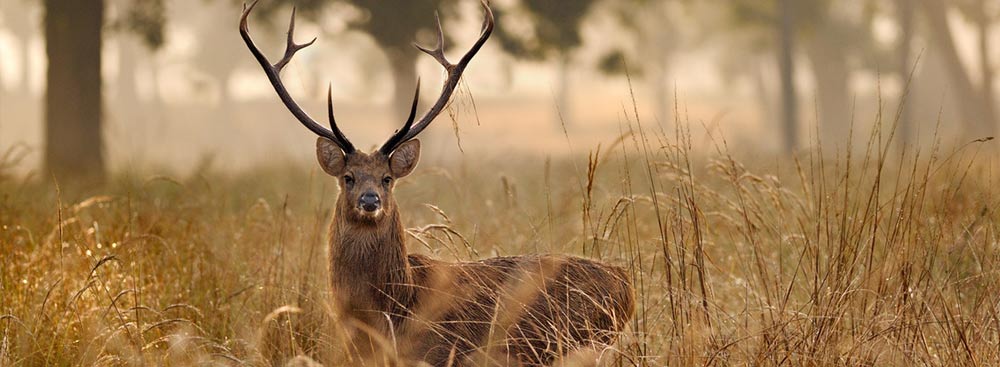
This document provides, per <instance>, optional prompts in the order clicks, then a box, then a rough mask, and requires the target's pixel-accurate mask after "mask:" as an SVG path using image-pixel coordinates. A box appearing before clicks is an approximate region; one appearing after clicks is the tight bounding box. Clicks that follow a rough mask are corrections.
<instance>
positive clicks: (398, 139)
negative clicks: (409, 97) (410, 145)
mask: <svg viewBox="0 0 1000 367" xmlns="http://www.w3.org/2000/svg"><path fill="white" fill-rule="evenodd" d="M418 102H420V78H417V91H416V92H415V93H413V103H412V104H411V105H410V115H409V116H408V117H407V118H406V123H405V124H403V127H402V128H401V129H399V130H396V132H395V133H393V134H392V136H390V137H389V140H386V141H385V144H382V147H381V148H378V151H379V152H382V154H384V155H386V156H388V155H389V154H391V153H392V151H393V150H396V147H398V146H399V144H402V143H403V142H404V140H403V137H404V136H406V134H407V133H409V132H410V128H411V127H412V126H413V118H414V117H416V116H417V103H418Z"/></svg>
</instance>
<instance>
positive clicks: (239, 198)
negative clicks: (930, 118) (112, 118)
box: [0, 119, 1000, 366]
mask: <svg viewBox="0 0 1000 367" xmlns="http://www.w3.org/2000/svg"><path fill="white" fill-rule="evenodd" d="M632 121H634V119H632ZM677 126H685V124H677ZM640 127H642V128H644V129H640ZM621 130H622V132H623V135H622V137H621V138H619V139H617V140H615V141H613V142H609V143H608V145H605V146H603V147H595V148H594V149H593V150H591V151H590V153H589V154H588V157H589V158H583V159H577V158H579V157H573V158H572V159H567V160H555V161H549V160H539V159H537V157H521V158H510V157H505V158H504V159H502V160H501V159H482V158H479V157H466V158H464V159H463V160H462V163H458V164H454V165H449V166H443V167H434V166H432V165H429V164H424V165H423V166H421V167H418V169H417V171H416V173H415V174H414V176H413V177H409V178H407V179H405V180H404V182H401V183H400V186H399V188H398V189H397V190H396V197H397V199H398V200H399V201H400V205H401V212H402V213H403V215H404V218H405V220H406V225H407V226H409V227H411V230H410V231H409V232H410V234H411V238H410V250H411V251H419V252H423V253H427V254H429V255H432V256H434V257H437V258H444V259H465V260H468V259H478V258H484V257H489V256H496V255H510V254H527V253H537V252H558V253H573V254H579V255H584V256H588V257H592V258H598V259H602V260H604V261H607V262H610V263H615V264H620V265H623V266H626V267H627V268H628V269H629V271H630V272H631V274H632V276H633V277H634V281H635V284H636V288H637V289H636V292H637V298H638V312H637V314H636V317H635V318H634V320H633V322H632V323H631V325H630V326H629V328H628V329H627V331H626V333H625V335H623V336H622V339H621V340H620V342H619V343H617V344H616V345H615V346H613V347H611V348H607V349H604V350H595V351H586V352H582V353H578V354H574V355H572V356H570V357H568V358H567V359H566V361H565V364H567V365H592V364H594V363H595V362H597V363H598V364H601V365H621V366H629V365H643V366H646V365H649V366H660V365H672V366H697V365H769V366H770V365H775V366H777V365H788V366H801V365H806V366H828V365H850V366H854V365H880V366H881V365H892V366H900V365H941V366H951V365H996V364H998V363H1000V317H998V313H1000V284H998V281H1000V276H998V275H997V273H996V272H995V271H994V268H995V265H996V264H997V262H998V260H1000V252H998V248H997V237H998V236H997V231H996V230H997V224H998V223H1000V222H998V213H997V212H996V211H995V210H994V208H995V207H996V205H995V203H996V198H995V197H994V192H996V191H995V190H994V186H993V185H994V184H996V183H995V182H994V178H993V172H992V167H993V163H995V162H994V161H993V160H991V158H990V157H988V156H986V153H984V152H981V151H980V150H981V149H983V147H984V146H985V145H986V144H983V143H982V142H973V143H969V144H966V145H961V146H957V147H955V148H947V149H943V148H939V147H938V146H937V145H935V148H932V149H926V150H922V151H916V150H906V149H895V148H890V147H888V146H887V145H886V144H884V142H885V141H888V140H889V139H891V137H890V136H882V135H879V134H877V133H876V134H873V135H872V138H871V140H870V141H868V142H864V144H861V145H860V146H858V147H854V149H851V150H853V151H855V152H861V153H854V154H853V156H850V155H847V156H845V155H841V156H837V155H827V156H825V157H820V155H819V154H809V153H804V154H801V155H799V156H798V157H797V159H794V160H786V161H781V162H777V163H774V162H771V163H769V164H762V163H761V162H757V161H755V160H754V158H753V157H752V156H749V155H747V156H742V157H741V156H739V155H738V154H731V153H730V152H728V150H727V148H726V147H725V141H724V140H722V139H721V138H718V137H716V139H714V141H715V145H716V146H715V147H714V148H715V149H717V151H716V153H715V154H710V155H707V156H703V157H693V156H692V155H691V154H689V152H690V150H691V146H690V142H689V139H686V137H689V136H690V134H689V133H687V132H686V131H685V130H684V129H683V128H679V129H677V130H674V131H669V132H663V131H659V130H657V131H651V128H650V126H640V125H639V124H637V123H634V122H630V121H629V120H625V122H623V123H622V127H621ZM677 137H680V139H678V138H677ZM309 147H311V145H309V144H304V145H303V149H310V148H309ZM744 161H745V162H747V165H744V164H741V162H744ZM9 165H10V164H8V163H7V162H5V163H4V164H2V165H0V169H2V168H4V167H9ZM318 172H319V171H318V170H316V169H314V168H312V167H309V168H304V167H291V168H289V167H288V166H287V165H275V166H274V167H270V168H268V167H262V168H259V169H256V170H254V171H252V172H243V173H239V174H225V173H220V172H218V171H215V170H212V169H211V168H210V166H206V168H204V169H202V170H199V171H198V172H197V173H195V174H192V175H190V176H188V177H162V176H151V175H146V174H142V173H129V174H120V175H118V176H117V177H116V178H115V180H114V181H113V182H111V183H109V184H107V185H106V186H104V187H100V188H97V189H94V188H91V189H82V188H78V187H74V186H73V185H71V184H68V183H63V184H62V185H61V186H60V187H57V186H55V185H51V184H42V183H36V180H31V179H28V180H24V179H22V178H19V177H11V176H9V175H7V176H4V175H2V173H3V172H2V171H0V264H2V268H0V365H3V366H6V365H81V366H91V365H170V366H184V365H275V364H277V365H282V364H287V365H294V366H307V365H311V363H315V362H319V363H322V364H323V365H326V366H336V365H344V364H350V363H352V362H350V361H349V360H348V359H347V358H349V357H348V355H347V354H346V353H345V350H346V348H348V346H347V345H346V344H345V343H346V342H345V340H346V338H345V335H344V332H343V328H342V327H341V326H339V325H337V324H336V323H335V322H333V321H332V320H333V317H332V316H331V315H332V310H330V307H329V306H328V305H329V302H328V297H329V289H328V285H327V274H328V270H327V269H326V264H325V252H326V244H325V233H326V227H327V225H328V221H329V217H330V208H331V207H332V205H333V199H334V198H335V194H336V190H337V188H336V186H335V184H334V182H333V180H331V179H329V178H327V177H325V176H323V175H321V174H320V173H318Z"/></svg>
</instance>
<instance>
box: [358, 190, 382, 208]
mask: <svg viewBox="0 0 1000 367" xmlns="http://www.w3.org/2000/svg"><path fill="white" fill-rule="evenodd" d="M381 206H382V201H381V200H379V198H378V194H376V193H374V192H366V193H364V194H361V197H360V198H358V207H359V208H361V210H364V211H365V212H368V213H374V212H376V211H378V209H379V208H380V207H381Z"/></svg>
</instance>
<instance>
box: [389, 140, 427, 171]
mask: <svg viewBox="0 0 1000 367" xmlns="http://www.w3.org/2000/svg"><path fill="white" fill-rule="evenodd" d="M418 160H420V140H417V139H413V140H410V141H408V142H405V143H403V144H401V145H400V146H399V148H396V150H394V151H393V152H392V155H391V156H389V170H390V171H392V174H393V175H395V176H396V177H397V178H398V177H405V176H406V175H409V174H410V172H413V168H414V167H416V166H417V161H418Z"/></svg>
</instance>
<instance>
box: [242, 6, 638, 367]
mask: <svg viewBox="0 0 1000 367" xmlns="http://www.w3.org/2000/svg"><path fill="white" fill-rule="evenodd" d="M254 5H256V1H255V2H254V3H252V4H251V5H250V6H244V9H243V14H242V17H241V19H240V35H241V36H242V38H243V41H244V42H245V43H246V45H247V47H248V48H249V49H250V52H251V53H252V54H253V56H254V57H255V58H256V60H257V61H258V62H259V63H260V66H261V67H262V68H263V69H264V74H265V75H267V78H268V79H269V80H270V82H271V85H272V86H273V87H274V91H275V92H277V94H278V97H279V98H280V99H281V101H282V102H283V103H284V105H285V107H287V108H288V110H289V111H290V112H291V113H292V115H293V116H294V117H295V118H296V119H297V120H298V121H299V122H301V123H302V125H304V126H305V127H306V128H308V129H309V130H311V131H312V132H313V133H315V134H316V135H319V138H318V139H317V140H316V156H317V159H318V160H319V164H320V167H321V168H322V169H323V171H325V172H326V173H328V174H329V175H330V176H333V177H335V178H336V179H337V180H338V184H339V186H340V192H339V196H338V197H337V203H336V209H335V211H334V215H333V221H332V224H331V225H330V239H329V241H330V242H329V263H330V273H331V279H330V280H331V284H332V289H333V293H334V302H335V305H336V308H337V310H338V311H339V314H340V316H341V320H342V321H343V324H344V325H353V329H354V330H357V332H355V333H354V337H353V347H352V348H353V352H355V353H357V355H361V356H373V355H375V354H373V353H378V352H381V353H385V354H383V356H384V355H386V354H392V355H394V356H396V358H398V359H400V360H403V361H410V362H421V361H422V362H426V363H429V364H431V365H433V366H446V365H471V364H476V365H548V364H551V363H553V362H554V361H555V360H556V359H557V358H559V357H560V356H563V355H565V354H567V353H569V352H570V351H573V350H576V349H579V348H593V347H597V346H601V345H605V346H606V345H609V344H611V343H613V342H614V341H615V338H616V336H617V335H618V334H619V333H620V332H621V330H622V328H623V327H624V326H625V325H626V324H627V322H628V320H629V319H630V318H631V316H632V313H633V312H634V307H635V305H634V299H633V289H632V284H631V281H630V278H629V276H628V275H627V273H626V272H625V271H624V270H623V269H622V268H620V267H616V266H612V265H608V264H604V263H601V262H597V261H593V260H588V259H583V258H579V257H573V256H556V255H528V256H510V257H496V258H491V259H485V260H480V261H473V262H446V261H440V260H435V259H431V258H429V257H427V256H424V255H420V254H411V253H409V252H408V251H407V248H406V241H405V235H404V230H403V224H402V223H403V222H402V218H401V216H400V213H399V209H398V207H397V203H396V200H395V199H394V197H393V189H394V187H395V185H396V182H397V180H399V179H402V178H404V177H406V176H407V175H409V174H410V173H411V172H413V169H414V168H415V167H416V165H417V161H418V160H419V158H420V141H419V140H417V139H416V137H417V135H419V134H420V132H422V131H424V129H426V128H427V126H429V125H430V124H431V122H432V121H434V119H435V117H437V116H438V114H440V113H441V112H442V111H443V110H444V109H445V108H446V105H447V104H448V101H449V99H450V98H451V95H452V92H454V90H455V87H456V86H457V85H458V83H459V80H460V79H461V77H462V73H463V72H464V71H465V68H466V67H467V66H468V64H469V62H470V61H472V58H473V57H474V56H475V55H476V53H477V52H478V51H479V49H480V48H482V46H483V44H484V43H486V40H487V39H488V38H489V36H490V34H491V33H492V31H493V25H494V20H493V12H492V11H491V10H490V8H489V5H488V4H487V3H486V2H485V1H483V2H482V6H483V10H484V13H485V19H484V21H483V25H482V31H481V34H480V36H479V39H478V40H477V41H476V42H475V44H473V45H472V48H471V49H469V50H468V51H467V52H466V53H465V54H464V55H463V56H462V58H461V59H460V60H459V61H458V63H451V62H450V61H448V59H447V58H445V55H444V35H443V32H442V30H441V23H440V19H439V20H438V24H437V37H438V39H437V45H436V47H434V48H425V47H422V46H420V45H417V44H414V45H415V46H416V47H417V48H418V49H420V50H421V51H423V52H425V53H427V54H428V55H430V56H431V57H433V58H434V59H435V60H436V61H437V62H438V63H440V64H441V66H442V67H444V69H445V71H446V73H447V78H446V80H445V82H444V86H443V87H442V89H441V95H440V96H439V97H438V99H437V101H436V102H435V103H434V105H433V106H431V108H430V109H429V110H428V111H427V112H426V113H424V114H423V116H422V117H421V118H420V119H419V120H416V122H415V123H414V121H415V116H416V112H417V102H418V100H419V94H420V83H419V81H418V82H417V91H416V93H415V94H414V97H413V103H412V106H411V107H410V111H409V117H408V118H407V119H406V123H404V124H403V127H402V128H400V129H399V130H397V131H396V132H395V133H394V134H393V135H392V136H391V137H389V139H388V140H387V141H386V142H385V143H384V144H382V146H381V147H379V148H378V149H377V150H375V151H372V152H370V153H365V152H362V151H359V150H358V149H356V148H355V147H354V145H353V144H351V142H350V141H349V140H348V139H347V137H345V136H344V133H343V132H341V130H340V129H339V128H338V127H337V123H336V121H335V120H334V116H333V101H332V97H331V91H332V85H331V86H330V89H329V90H328V93H327V113H328V115H329V120H330V128H329V129H327V128H326V127H324V126H322V125H320V124H319V123H317V122H316V121H315V120H313V119H312V117H310V116H309V114H307V113H306V112H305V111H303V109H302V108H300V107H299V105H298V104H297V103H296V102H295V100H294V99H293V98H292V96H291V95H290V94H289V93H288V90H287V89H286V88H285V86H284V84H283V83H282V81H281V77H280V72H281V70H282V68H284V67H285V66H286V65H287V64H288V62H289V61H290V60H291V59H292V56H294V55H295V53H296V52H298V51H299V50H301V49H303V48H305V47H308V46H309V45H311V44H313V42H315V41H316V39H315V38H314V39H313V40H312V41H309V42H307V43H304V44H297V43H295V41H294V39H293V33H294V30H295V10H294V9H293V10H292V16H291V21H290V23H289V26H288V39H287V45H286V48H285V54H284V56H283V57H282V58H281V60H279V61H278V62H277V63H271V62H270V61H268V59H267V57H265V56H264V54H263V53H262V52H261V51H260V49H258V48H257V46H256V45H255V44H254V42H253V40H252V39H251V37H250V33H249V31H248V25H247V18H248V16H249V15H250V12H251V11H252V10H253V7H254Z"/></svg>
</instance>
